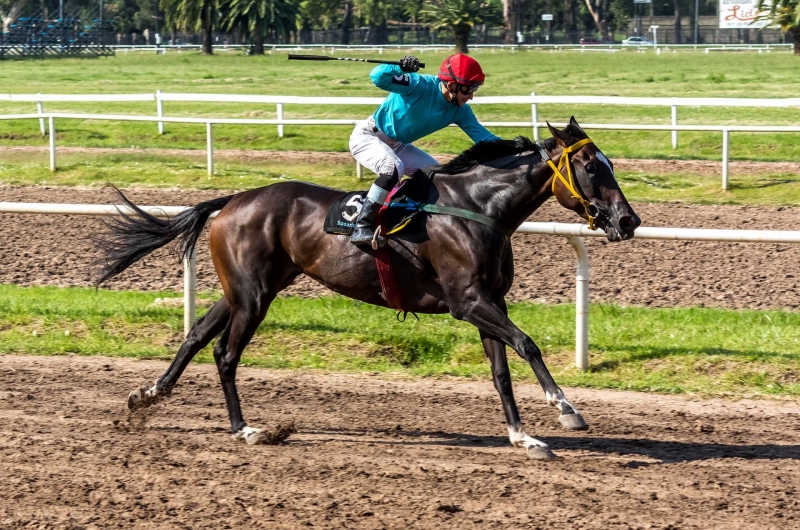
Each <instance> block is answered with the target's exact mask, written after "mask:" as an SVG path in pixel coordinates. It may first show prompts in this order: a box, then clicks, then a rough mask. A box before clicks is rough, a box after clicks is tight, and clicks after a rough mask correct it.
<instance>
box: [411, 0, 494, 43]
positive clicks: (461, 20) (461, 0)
mask: <svg viewBox="0 0 800 530" xmlns="http://www.w3.org/2000/svg"><path fill="white" fill-rule="evenodd" d="M422 14H424V15H425V16H426V19H427V20H428V21H429V22H430V23H431V29H434V30H435V29H441V28H449V29H450V30H451V31H452V32H453V36H454V37H455V39H456V51H458V52H461V53H468V52H469V49H468V47H467V42H468V40H469V35H470V33H471V32H472V28H473V27H475V26H476V25H478V24H499V23H501V22H502V20H503V18H502V16H503V13H502V9H501V6H500V4H499V3H498V2H497V1H496V0H430V1H429V2H428V3H427V4H426V5H425V8H424V9H423V10H422Z"/></svg>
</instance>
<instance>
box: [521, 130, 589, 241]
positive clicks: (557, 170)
mask: <svg viewBox="0 0 800 530" xmlns="http://www.w3.org/2000/svg"><path fill="white" fill-rule="evenodd" d="M591 143H594V142H592V139H591V138H584V139H583V140H580V141H578V142H575V143H574V144H572V145H570V146H568V147H565V148H564V150H563V151H561V158H560V159H559V160H558V166H556V165H555V164H554V163H553V160H552V159H551V158H550V155H548V154H547V152H546V151H545V150H544V149H543V148H542V147H539V146H538V145H537V146H536V147H539V152H540V153H541V155H542V158H544V159H545V160H547V163H548V164H550V167H551V168H552V169H553V186H552V190H553V195H555V194H556V180H560V181H561V182H562V183H563V184H564V186H565V187H566V188H567V190H569V192H570V193H571V194H572V197H573V198H575V199H577V200H578V201H579V202H580V203H581V205H582V206H583V209H584V210H585V211H586V217H588V218H589V229H590V230H597V225H595V224H594V220H595V218H594V216H592V215H591V214H590V213H589V207H590V206H591V203H590V202H589V201H588V200H586V199H584V198H583V196H582V195H581V194H580V192H579V191H578V190H577V188H576V187H575V182H574V180H573V178H572V166H571V165H570V163H569V154H570V153H574V152H575V151H577V150H578V149H580V148H581V147H583V146H584V145H587V144H591ZM563 166H566V168H567V176H568V177H569V180H567V179H566V178H565V177H564V174H563V173H561V168H562V167H563Z"/></svg>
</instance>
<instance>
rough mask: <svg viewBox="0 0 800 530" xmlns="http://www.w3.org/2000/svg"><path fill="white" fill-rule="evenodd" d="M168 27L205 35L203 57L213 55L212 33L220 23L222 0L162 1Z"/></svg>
mask: <svg viewBox="0 0 800 530" xmlns="http://www.w3.org/2000/svg"><path fill="white" fill-rule="evenodd" d="M161 9H163V10H164V21H165V23H166V25H167V26H172V27H173V28H179V29H183V30H184V31H186V30H188V31H200V32H202V33H203V55H211V54H212V53H213V49H212V47H211V32H212V31H213V30H214V27H216V26H217V25H218V23H219V10H220V0H161Z"/></svg>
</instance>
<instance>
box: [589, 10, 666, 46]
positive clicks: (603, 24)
mask: <svg viewBox="0 0 800 530" xmlns="http://www.w3.org/2000/svg"><path fill="white" fill-rule="evenodd" d="M675 1H676V2H677V1H678V0H675ZM584 2H585V3H586V9H588V10H589V14H590V15H592V20H594V25H595V26H596V27H597V31H598V32H599V33H600V36H601V37H603V38H604V39H608V40H610V35H609V33H608V17H609V15H610V14H611V10H610V9H609V0H584Z"/></svg>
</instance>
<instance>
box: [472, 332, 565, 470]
mask: <svg viewBox="0 0 800 530" xmlns="http://www.w3.org/2000/svg"><path fill="white" fill-rule="evenodd" d="M481 342H483V350H484V351H485V352H486V357H488V358H489V362H490V363H491V366H492V380H493V381H494V388H495V389H496V390H497V393H498V394H500V401H501V402H502V404H503V412H504V413H505V416H506V424H507V425H508V439H509V440H510V441H511V445H513V446H514V447H524V448H525V449H527V451H528V455H529V456H530V457H531V458H536V459H539V460H552V459H554V458H555V457H556V456H555V455H554V454H553V452H552V451H550V448H549V447H547V444H546V443H544V442H543V441H541V440H537V439H536V438H533V437H531V436H528V435H527V434H525V430H524V429H523V427H522V421H521V420H520V417H519V411H518V410H517V403H516V401H515V400H514V391H513V389H512V388H511V372H510V371H509V369H508V359H507V358H506V345H505V344H504V343H503V342H501V341H500V340H498V339H497V337H494V336H493V335H489V334H488V333H485V332H483V331H481Z"/></svg>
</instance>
